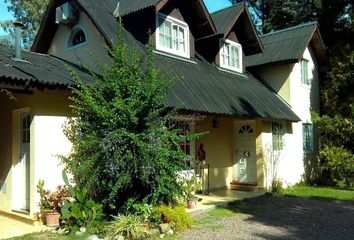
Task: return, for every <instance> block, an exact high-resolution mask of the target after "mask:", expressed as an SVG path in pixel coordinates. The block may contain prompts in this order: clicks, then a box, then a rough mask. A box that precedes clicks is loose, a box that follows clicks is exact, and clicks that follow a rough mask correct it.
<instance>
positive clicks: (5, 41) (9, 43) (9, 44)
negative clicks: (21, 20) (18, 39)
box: [0, 35, 15, 48]
mask: <svg viewBox="0 0 354 240" xmlns="http://www.w3.org/2000/svg"><path fill="white" fill-rule="evenodd" d="M14 44H15V41H14V39H13V38H12V36H10V35H6V36H0V46H3V47H6V48H14Z"/></svg>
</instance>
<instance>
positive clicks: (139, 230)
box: [105, 214, 145, 240]
mask: <svg viewBox="0 0 354 240" xmlns="http://www.w3.org/2000/svg"><path fill="white" fill-rule="evenodd" d="M105 230H106V233H107V237H108V238H109V239H116V238H117V237H119V236H122V237H125V238H127V239H132V240H133V239H140V238H143V237H144V235H145V229H144V224H143V222H142V220H141V218H140V217H139V216H136V215H131V214H129V215H126V216H124V215H121V214H119V215H118V216H117V217H114V221H112V222H110V223H109V224H108V226H107V227H106V229H105Z"/></svg>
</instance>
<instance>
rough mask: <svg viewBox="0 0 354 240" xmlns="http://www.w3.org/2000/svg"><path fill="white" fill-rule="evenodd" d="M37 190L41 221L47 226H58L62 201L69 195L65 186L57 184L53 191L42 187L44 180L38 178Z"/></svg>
mask: <svg viewBox="0 0 354 240" xmlns="http://www.w3.org/2000/svg"><path fill="white" fill-rule="evenodd" d="M37 192H38V193H39V196H40V201H39V208H40V211H41V220H42V222H43V223H44V224H45V225H47V226H49V227H56V226H59V223H60V222H59V220H60V209H61V207H62V206H63V204H64V201H65V200H66V199H68V198H69V197H70V194H69V192H68V189H67V187H65V186H58V188H57V190H56V191H55V192H50V191H48V190H45V189H44V181H43V180H39V182H38V185H37Z"/></svg>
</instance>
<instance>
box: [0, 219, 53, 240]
mask: <svg viewBox="0 0 354 240" xmlns="http://www.w3.org/2000/svg"><path fill="white" fill-rule="evenodd" d="M46 229H47V228H46V227H45V226H33V225H31V224H28V223H24V222H22V221H19V220H15V219H13V218H9V217H6V216H4V215H1V214H0V239H6V238H11V237H18V236H21V235H24V234H28V233H34V232H40V231H44V230H46Z"/></svg>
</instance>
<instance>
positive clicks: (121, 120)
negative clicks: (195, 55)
mask: <svg viewBox="0 0 354 240" xmlns="http://www.w3.org/2000/svg"><path fill="white" fill-rule="evenodd" d="M120 31H121V30H120ZM122 41H123V40H122V35H121V34H120V36H119V44H118V45H116V46H113V47H112V48H111V49H109V52H110V56H111V63H110V64H109V65H106V66H99V69H101V73H100V76H97V75H95V74H92V76H93V79H94V82H93V84H91V85H88V84H85V83H84V82H83V81H81V79H80V78H79V77H78V75H77V74H75V73H73V76H74V78H75V80H76V81H77V83H78V85H79V86H80V88H79V89H73V93H74V94H73V97H72V98H71V106H72V110H73V112H74V113H75V115H76V116H77V118H76V120H75V121H71V124H69V125H68V126H67V128H66V131H65V132H66V134H67V136H68V138H69V139H70V140H71V141H72V143H73V150H72V153H71V154H70V156H68V157H66V158H62V161H63V163H64V165H65V167H66V170H67V171H68V172H70V173H71V174H72V175H73V176H74V182H75V183H76V184H77V186H78V187H79V188H82V189H87V190H88V192H89V195H90V197H91V198H92V199H94V200H95V201H97V202H100V203H103V205H104V210H105V212H106V213H108V214H116V213H118V212H126V213H128V212H129V211H128V210H129V209H131V207H132V205H134V204H141V203H147V204H152V205H156V204H160V203H161V202H164V203H174V202H175V199H176V196H178V195H181V194H182V190H181V187H180V186H179V184H178V183H177V181H176V179H177V173H178V172H179V171H181V170H183V168H184V167H185V164H184V159H185V156H186V155H185V154H184V153H183V152H182V150H181V149H180V147H179V143H180V142H182V141H183V140H185V139H186V137H185V136H181V135H180V134H178V131H177V130H173V128H172V127H169V126H170V125H169V113H171V114H172V113H173V112H170V109H167V108H166V107H165V105H164V104H165V101H166V97H167V96H168V94H169V93H170V90H171V88H172V87H173V86H174V82H172V81H170V80H168V79H173V76H172V77H171V76H170V78H167V77H166V78H162V77H161V75H160V74H159V72H158V71H157V69H156V68H155V66H154V60H153V52H152V50H151V49H148V51H147V52H146V53H145V55H144V54H141V53H138V52H136V51H135V50H130V49H127V47H126V46H125V45H124V44H123V43H122ZM142 66H145V67H142Z"/></svg>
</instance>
